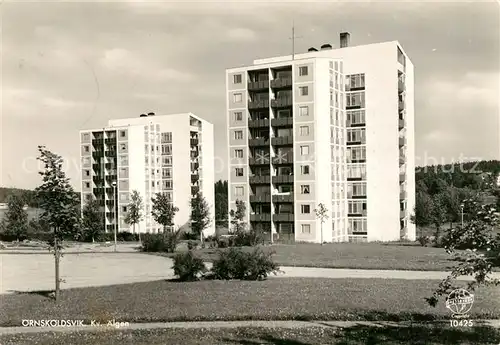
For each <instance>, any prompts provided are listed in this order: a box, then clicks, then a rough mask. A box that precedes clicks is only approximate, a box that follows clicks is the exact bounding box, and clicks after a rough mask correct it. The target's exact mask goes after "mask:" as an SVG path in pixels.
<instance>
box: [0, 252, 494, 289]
mask: <svg viewBox="0 0 500 345" xmlns="http://www.w3.org/2000/svg"><path fill="white" fill-rule="evenodd" d="M172 263H173V261H172V259H170V258H166V257H161V256H156V255H145V254H134V253H113V254H106V253H94V254H88V253H81V254H78V255H65V256H63V258H62V260H61V278H62V279H63V280H64V282H63V284H62V288H63V289H69V288H81V287H88V286H105V285H114V284H127V283H137V282H147V281H154V280H162V279H171V278H174V272H173V270H172ZM207 266H208V267H209V268H210V267H211V266H212V264H211V263H207ZM281 270H282V271H283V272H284V274H279V275H278V276H276V277H277V278H280V277H306V278H387V279H436V280H440V279H443V278H445V277H446V276H447V273H446V272H436V271H391V270H357V269H356V270H355V269H333V268H312V267H281ZM0 273H1V275H0V294H2V293H12V292H15V291H37V290H52V289H53V287H54V259H53V256H52V255H22V254H20V255H16V254H8V255H1V254H0ZM493 276H494V277H496V278H498V279H500V272H495V274H494V275H493ZM274 277H275V276H273V275H271V278H274ZM461 279H463V280H470V279H471V277H463V278H461Z"/></svg>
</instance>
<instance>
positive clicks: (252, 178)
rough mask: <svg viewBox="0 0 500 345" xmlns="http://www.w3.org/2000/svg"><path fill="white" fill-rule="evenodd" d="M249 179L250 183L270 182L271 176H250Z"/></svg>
mask: <svg viewBox="0 0 500 345" xmlns="http://www.w3.org/2000/svg"><path fill="white" fill-rule="evenodd" d="M248 180H249V181H248V182H249V183H250V184H270V183H271V176H250V177H249V178H248Z"/></svg>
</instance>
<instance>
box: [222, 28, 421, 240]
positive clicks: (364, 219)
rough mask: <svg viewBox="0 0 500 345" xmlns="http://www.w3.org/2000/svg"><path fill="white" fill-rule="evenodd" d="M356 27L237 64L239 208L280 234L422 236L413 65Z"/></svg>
mask: <svg viewBox="0 0 500 345" xmlns="http://www.w3.org/2000/svg"><path fill="white" fill-rule="evenodd" d="M349 39H350V38H349V33H342V34H340V47H341V48H339V49H332V46H331V45H329V44H325V45H323V46H322V47H321V49H320V50H317V49H315V48H310V49H309V51H308V52H307V53H301V54H295V55H294V56H282V57H276V58H268V59H260V60H255V61H254V62H253V64H252V65H251V66H245V67H238V68H231V69H228V70H226V86H227V88H226V91H227V92H226V93H227V119H228V132H227V133H228V145H229V157H228V158H229V162H230V163H229V209H230V210H231V209H235V207H236V206H235V203H236V200H243V201H245V204H246V205H247V220H248V221H249V222H250V224H251V226H252V227H253V228H259V229H261V230H263V231H264V232H270V231H272V233H273V237H272V238H273V239H274V240H278V241H284V242H298V241H304V242H321V241H322V240H323V241H324V242H343V241H353V242H365V241H394V240H399V239H401V238H407V239H410V240H414V239H415V225H414V224H412V223H411V222H410V219H409V217H410V213H411V212H412V210H413V208H414V205H415V174H414V166H415V158H414V152H415V138H414V74H413V65H412V63H411V61H410V59H409V58H408V56H407V55H406V54H405V53H404V50H403V48H402V47H401V45H400V44H399V43H398V42H397V41H393V42H384V43H377V44H369V45H364V46H353V47H351V46H349ZM320 203H322V204H324V205H325V206H326V208H327V209H328V210H329V214H328V216H329V218H328V219H327V220H326V222H324V223H323V224H321V221H320V220H319V219H317V217H316V215H315V211H314V210H315V209H316V208H317V207H318V205H319V204H320ZM321 229H322V231H321Z"/></svg>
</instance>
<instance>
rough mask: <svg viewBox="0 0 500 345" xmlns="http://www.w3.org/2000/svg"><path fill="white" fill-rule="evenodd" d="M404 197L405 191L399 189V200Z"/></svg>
mask: <svg viewBox="0 0 500 345" xmlns="http://www.w3.org/2000/svg"><path fill="white" fill-rule="evenodd" d="M404 199H406V191H404V190H401V191H399V200H404Z"/></svg>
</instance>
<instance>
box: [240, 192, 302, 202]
mask: <svg viewBox="0 0 500 345" xmlns="http://www.w3.org/2000/svg"><path fill="white" fill-rule="evenodd" d="M271 200H272V201H273V202H293V193H288V194H274V195H271V193H263V194H253V195H250V202H251V203H268V202H271Z"/></svg>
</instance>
